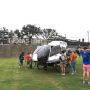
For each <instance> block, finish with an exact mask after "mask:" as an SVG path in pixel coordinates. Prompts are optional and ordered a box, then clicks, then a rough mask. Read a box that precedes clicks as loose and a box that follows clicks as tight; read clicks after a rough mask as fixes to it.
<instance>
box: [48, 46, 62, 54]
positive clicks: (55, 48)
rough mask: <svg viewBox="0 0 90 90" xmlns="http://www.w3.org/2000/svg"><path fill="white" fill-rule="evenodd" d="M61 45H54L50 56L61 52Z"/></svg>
mask: <svg viewBox="0 0 90 90" xmlns="http://www.w3.org/2000/svg"><path fill="white" fill-rule="evenodd" d="M60 51H61V50H60V46H53V47H52V48H51V52H50V56H53V55H55V54H58V53H60Z"/></svg>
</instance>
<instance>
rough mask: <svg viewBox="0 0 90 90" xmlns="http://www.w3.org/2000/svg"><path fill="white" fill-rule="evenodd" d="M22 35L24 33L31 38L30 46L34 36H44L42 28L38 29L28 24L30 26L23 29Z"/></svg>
mask: <svg viewBox="0 0 90 90" xmlns="http://www.w3.org/2000/svg"><path fill="white" fill-rule="evenodd" d="M21 33H23V35H26V36H27V37H28V38H29V44H30V43H31V39H32V36H34V35H35V36H37V35H40V34H42V31H41V29H40V27H36V26H35V25H31V24H28V25H26V26H25V25H24V26H23V27H22V31H21Z"/></svg>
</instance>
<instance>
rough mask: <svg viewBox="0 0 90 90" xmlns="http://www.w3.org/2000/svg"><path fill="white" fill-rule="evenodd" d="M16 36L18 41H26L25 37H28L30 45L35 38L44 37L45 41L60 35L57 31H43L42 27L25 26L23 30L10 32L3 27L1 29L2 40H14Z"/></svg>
mask: <svg viewBox="0 0 90 90" xmlns="http://www.w3.org/2000/svg"><path fill="white" fill-rule="evenodd" d="M15 35H16V37H17V38H18V39H24V37H25V36H26V37H27V38H28V40H29V43H30V41H31V39H32V38H33V36H34V37H36V38H37V37H38V36H42V37H43V38H44V39H48V38H49V37H52V36H56V35H58V33H57V32H56V30H55V29H51V28H46V29H45V28H44V29H41V28H40V27H37V26H35V25H31V24H27V25H24V26H23V27H22V29H21V30H19V29H16V30H9V29H7V28H6V27H2V28H1V29H0V40H4V39H8V38H10V39H12V38H13V37H14V36H15Z"/></svg>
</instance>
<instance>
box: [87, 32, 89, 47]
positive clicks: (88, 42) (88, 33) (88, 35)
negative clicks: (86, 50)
mask: <svg viewBox="0 0 90 90" xmlns="http://www.w3.org/2000/svg"><path fill="white" fill-rule="evenodd" d="M87 35H88V46H89V31H87Z"/></svg>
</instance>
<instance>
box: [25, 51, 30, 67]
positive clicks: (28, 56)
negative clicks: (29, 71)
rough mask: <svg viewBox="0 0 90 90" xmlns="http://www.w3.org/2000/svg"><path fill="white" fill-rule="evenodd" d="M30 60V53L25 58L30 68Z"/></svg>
mask: <svg viewBox="0 0 90 90" xmlns="http://www.w3.org/2000/svg"><path fill="white" fill-rule="evenodd" d="M30 59H31V57H30V53H29V52H28V53H27V55H26V56H25V60H26V62H27V66H28V67H29V64H30Z"/></svg>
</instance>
